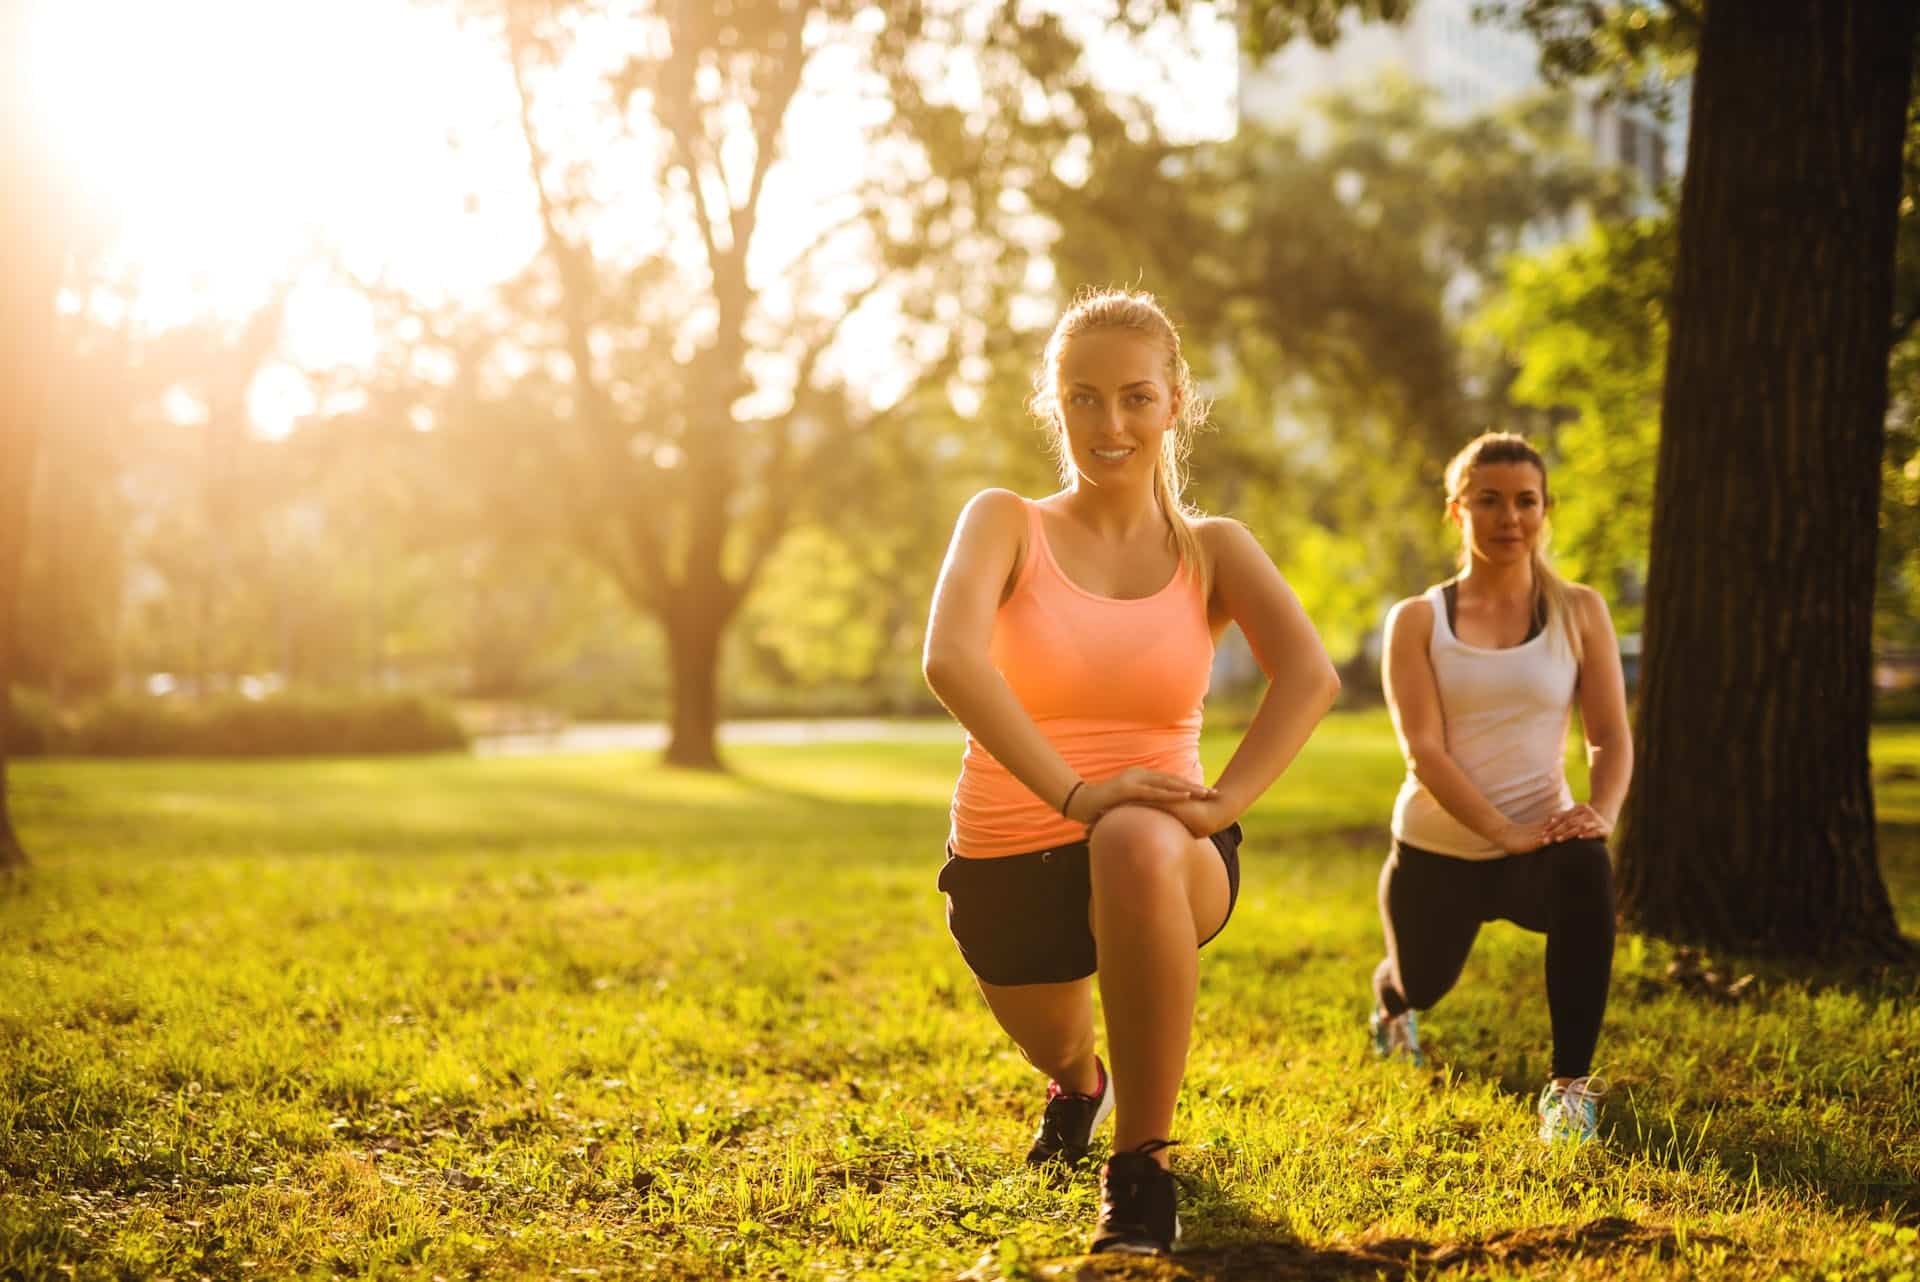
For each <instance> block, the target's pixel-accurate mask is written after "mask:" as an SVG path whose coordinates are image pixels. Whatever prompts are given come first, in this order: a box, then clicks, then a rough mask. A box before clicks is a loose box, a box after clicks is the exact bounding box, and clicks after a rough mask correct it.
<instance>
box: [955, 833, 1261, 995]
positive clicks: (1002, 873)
mask: <svg viewBox="0 0 1920 1282" xmlns="http://www.w3.org/2000/svg"><path fill="white" fill-rule="evenodd" d="M1240 836H1241V834H1240V825H1239V824H1237V823H1236V824H1231V825H1229V826H1228V827H1226V828H1224V829H1222V830H1221V831H1219V832H1216V833H1214V834H1213V837H1212V841H1213V844H1214V848H1215V849H1217V850H1218V851H1219V852H1220V859H1221V862H1223V863H1225V864H1226V866H1227V917H1232V916H1233V905H1234V903H1235V902H1236V901H1237V900H1238V899H1239V898H1240ZM1088 853H1089V852H1088V849H1087V843H1086V842H1084V841H1075V842H1069V843H1068V844H1067V845H1064V846H1055V847H1053V848H1052V849H1051V850H1033V851H1029V852H1027V853H1026V854H1024V855H1002V856H999V857H998V858H993V859H963V858H961V857H960V856H959V855H956V854H954V853H953V852H952V851H951V850H949V851H948V852H947V862H946V865H945V866H944V867H942V868H941V869H940V889H941V890H943V891H945V892H946V895H947V929H948V930H949V931H951V932H952V933H953V939H954V942H955V943H957V944H959V945H960V955H961V956H962V957H964V958H965V959H966V962H967V968H968V969H969V970H971V971H972V972H973V973H974V974H976V975H978V976H979V977H980V978H981V979H984V980H986V981H987V982H988V983H989V984H1001V985H1012V984H1060V983H1065V982H1067V981H1068V980H1073V979H1084V978H1086V977H1087V976H1088V975H1091V974H1093V972H1094V971H1095V970H1096V969H1098V963H1097V959H1096V958H1095V956H1094V944H1093V929H1092V927H1090V926H1089V925H1088V924H1087V906H1088V904H1089V903H1091V902H1092V898H1093V882H1092V881H1091V879H1090V878H1089V875H1088V872H1087V858H1088ZM1220 925H1221V928H1222V929H1224V928H1225V927H1226V921H1225V919H1222V921H1221V923H1220ZM1219 933H1220V932H1219V931H1218V930H1216V931H1214V935H1218V934H1219ZM1212 939H1213V935H1209V936H1207V938H1206V939H1204V940H1202V941H1201V947H1203V948H1204V947H1205V946H1206V945H1207V944H1208V943H1209V942H1211V941H1212Z"/></svg>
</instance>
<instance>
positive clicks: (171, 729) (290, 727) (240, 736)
mask: <svg viewBox="0 0 1920 1282" xmlns="http://www.w3.org/2000/svg"><path fill="white" fill-rule="evenodd" d="M38 706H39V711H38V712H34V713H30V714H29V715H28V716H27V717H26V718H24V719H23V720H24V722H25V724H27V725H28V726H29V727H30V728H29V729H28V730H27V731H26V732H24V733H23V734H21V735H20V737H19V740H18V743H17V745H16V746H15V748H14V751H15V752H16V753H17V754H18V755H21V756H31V755H36V754H37V753H46V754H57V755H65V756H88V757H153V756H203V757H263V756H321V755H328V754H362V753H387V752H441V751H447V750H452V749H461V750H464V749H465V748H466V747H467V746H468V741H467V736H466V732H465V731H463V730H462V729H461V728H460V723H459V722H458V721H457V720H456V719H455V718H454V715H453V710H452V709H451V708H450V707H449V706H447V705H446V704H444V703H442V702H440V701H438V700H435V699H431V698H429V697H427V696H425V695H420V694H378V695H321V694H279V695H271V696H268V697H266V698H263V699H247V698H242V697H241V696H238V695H223V696H220V697H217V698H213V699H208V700H205V701H202V702H192V701H188V700H184V699H180V698H178V697H167V698H152V697H149V696H146V695H115V696H112V697H110V698H107V699H103V700H100V701H99V702H97V703H94V704H91V705H88V706H85V707H81V708H77V709H75V710H73V711H72V712H69V713H62V714H49V713H48V712H47V710H46V708H45V705H44V703H41V704H39V705H38ZM15 707H16V709H18V708H21V707H26V708H34V707H35V702H34V700H32V699H31V698H29V699H26V700H21V699H18V698H16V700H15Z"/></svg>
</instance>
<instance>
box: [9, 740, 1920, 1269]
mask: <svg viewBox="0 0 1920 1282" xmlns="http://www.w3.org/2000/svg"><path fill="white" fill-rule="evenodd" d="M1226 746H1227V744H1226V743H1225V742H1224V741H1219V742H1216V741H1213V740H1211V739H1210V740H1209V750H1210V752H1212V753H1214V754H1218V753H1219V752H1221V751H1223V750H1224V749H1225V748H1226ZM732 756H733V761H734V764H735V766H736V771H737V773H736V774H735V775H734V776H732V777H728V778H707V777H701V776H691V775H687V774H682V773H677V772H670V771H666V770H663V769H661V768H659V767H657V766H655V765H653V764H651V762H649V761H644V760H641V759H638V758H635V757H632V756H619V755H613V756H595V757H572V758H557V759H556V758H549V759H526V758H518V759H515V758H494V759H486V760H479V759H468V758H460V757H436V758H420V759H410V760H393V761H326V762H311V763H291V764H289V763H274V764H259V763H246V764H240V763H224V762H221V763H212V762H203V763H128V762H58V761H56V762H37V763H30V764H26V765H24V766H16V767H15V772H14V780H15V785H16V793H17V795H16V809H17V817H18V819H19V821H20V824H21V827H22V830H23V832H24V835H25V837H26V839H27V841H28V843H29V845H30V846H31V848H32V849H33V851H34V853H35V855H36V857H37V858H38V861H39V866H38V868H37V869H36V871H35V872H34V873H33V875H32V877H31V879H30V880H29V881H28V882H27V884H26V886H25V888H24V889H23V890H19V891H16V892H15V893H12V894H8V895H5V896H0V958H4V962H3V963H0V1277H7V1278H11V1277H26V1278H43V1277H44V1278H67V1277H78V1278H107V1277H146V1276H167V1277H176V1278H181V1279H190V1278H196V1277H205V1278H214V1279H225V1278H242V1277H254V1276H262V1275H266V1276H286V1275H298V1274H307V1275H317V1276H337V1275H363V1274H364V1275H378V1276H398V1277H415V1278H420V1279H433V1278H443V1279H456V1278H506V1277H567V1276H576V1277H594V1276H600V1277H616V1276H635V1277H662V1278H708V1277H723V1276H737V1277H744V1278H818V1277H863V1278H864V1277H887V1278H915V1279H921V1278H951V1277H954V1276H955V1275H957V1274H960V1273H962V1272H965V1273H966V1276H967V1277H969V1278H978V1279H986V1278H1002V1277H1004V1278H1009V1279H1011V1278H1022V1277H1045V1276H1055V1275H1058V1276H1061V1277H1065V1278H1076V1277H1083V1276H1084V1277H1128V1278H1189V1277H1190V1278H1207V1279H1256V1278H1294V1277H1299V1278H1306V1277H1335V1278H1373V1277H1376V1276H1380V1277H1386V1278H1391V1279H1402V1278H1414V1277H1419V1278H1427V1277H1437V1276H1449V1277H1456V1276H1457V1277H1466V1276H1473V1277H1509V1276H1511V1277H1537V1278H1548V1277H1551V1278H1563V1277H1572V1278H1594V1277H1607V1278H1615V1277H1622V1278H1640V1277H1661V1278H1664V1277H1675V1276H1703V1277H1714V1278H1719V1277H1737V1278H1756V1279H1757V1278H1769V1279H1771V1278H1776V1277H1782V1276H1788V1277H1797V1278H1824V1277H1872V1278H1881V1279H1885V1280H1886V1282H1892V1280H1893V1279H1895V1278H1901V1277H1906V1278H1910V1279H1911V1278H1916V1277H1920V1247H1916V1245H1915V1226H1916V1224H1920V1192H1917V1191H1916V1187H1915V1182H1914V1181H1915V1173H1916V1171H1920V1013H1916V1005H1915V998H1916V997H1920V987H1917V986H1916V982H1915V979H1914V977H1913V975H1912V974H1911V973H1908V974H1905V975H1899V976H1893V977H1882V978H1877V979H1868V980H1862V981H1860V982H1857V983H1845V984H1842V983H1833V982H1826V983H1809V982H1808V981H1807V980H1806V979H1804V978H1801V977H1798V976H1795V975H1793V974H1791V973H1786V972H1783V971H1780V970H1775V969H1761V970H1760V974H1759V978H1758V981H1757V983H1756V984H1755V985H1754V986H1753V989H1752V992H1751V993H1750V995H1749V996H1748V997H1747V998H1746V1000H1744V1001H1742V1002H1740V1003H1737V1004H1730V1003H1721V1002H1716V1001H1713V1000H1710V999H1708V998H1704V997H1701V996H1698V995H1695V994H1694V993H1692V992H1690V991H1688V990H1687V989H1686V988H1685V987H1683V986H1682V985H1681V984H1680V983H1678V982H1677V981H1675V980H1673V979H1669V978H1668V975H1667V967H1668V963H1669V961H1670V960H1671V953H1670V951H1669V950H1668V949H1667V948H1666V947H1665V946H1664V945H1661V944H1659V943H1657V942H1653V941H1646V940H1641V939H1638V938H1634V937H1624V938H1623V939H1622V941H1621V947H1620V950H1619V955H1618V957H1617V960H1616V967H1615V980H1614V997H1613V1001H1612V1004H1611V1006H1610V1008H1609V1013H1608V1020H1607V1026H1606V1030H1605V1032H1604V1033H1603V1036H1602V1043H1601V1062H1600V1071H1602V1072H1604V1073H1605V1074H1606V1075H1607V1076H1608V1077H1610V1078H1611V1079H1612V1080H1613V1082H1614V1094H1613V1097H1612V1098H1611V1100H1610V1101H1609V1104H1608V1107H1607V1110H1606V1113H1605V1120H1604V1129H1605V1130H1606V1131H1607V1132H1608V1133H1609V1137H1608V1139H1607V1142H1606V1143H1605V1144H1603V1145H1600V1146H1594V1147H1591V1148H1588V1149H1585V1150H1581V1151H1576V1152H1566V1151H1558V1152H1553V1151H1547V1150H1544V1149H1543V1148H1542V1147H1541V1146H1540V1145H1539V1144H1538V1143H1537V1142H1536V1141H1535V1140H1534V1139H1533V1137H1532V1128H1531V1120H1532V1116H1531V1097H1532V1094H1533V1092H1534V1091H1535V1090H1537V1089H1538V1086H1539V1083H1540V1081H1541V1080H1542V1078H1543V1076H1544V1074H1545V1071H1546V1056H1547V1047H1548V1030H1547V1011H1546V1004H1545V1000H1544V996H1543V992H1542V981H1541V954H1542V945H1541V941H1540V939H1539V937H1537V936H1530V935H1526V934H1524V933H1522V932H1520V931H1518V930H1517V929H1514V928H1511V927H1507V926H1504V925H1496V926H1490V927H1488V928H1487V929H1486V930H1485V931H1484V932H1483V934H1482V936H1481V942H1480V945H1479V947H1478V949H1477V951H1476V953H1475V956H1474V958H1473V960H1472V961H1471V962H1470V963H1469V966H1468V970H1467V973H1466V975H1465V976H1464V978H1463V980H1462V982H1461V986H1460V988H1459V989H1458V990H1457V991H1456V992H1455V993H1454V994H1452V995H1451V996H1449V997H1448V998H1447V1000H1446V1001H1445V1002H1444V1003H1442V1004H1441V1005H1440V1006H1439V1007H1438V1008H1436V1009H1435V1010H1434V1011H1433V1013H1432V1014H1431V1016H1430V1017H1428V1018H1426V1019H1425V1020H1424V1021H1423V1025H1422V1031H1423V1034H1424V1036H1425V1040H1426V1041H1427V1042H1428V1044H1429V1049H1430V1050H1431V1051H1432V1052H1434V1059H1435V1064H1436V1067H1435V1068H1434V1069H1430V1070H1428V1071H1426V1072H1422V1071H1419V1070H1415V1069H1412V1068H1408V1067H1405V1066H1401V1065H1380V1064H1376V1063H1374V1062H1372V1061H1371V1059H1370V1058H1369V1057H1368V1056H1367V1055H1366V1053H1365V1052H1364V1034H1363V1029H1362V1024H1363V1020H1364V1014H1365V1010H1366V1005H1367V1001H1368V997H1367V975H1368V973H1369V972H1370V970H1371V967H1372V966H1373V964H1374V961H1375V960H1376V959H1377V956H1378V951H1377V950H1378V947H1379V928H1378V923H1377V919H1376V916H1375V909H1374V902H1373V895H1374V879H1375V876H1376V873H1377V870H1378V865H1379V860H1380V857H1381V855H1382V853H1383V850H1384V838H1383V834H1382V828H1383V825H1384V822H1385V817H1386V813H1387V810H1388V807H1389V805H1390V802H1391V798H1392V794H1393V790H1394V787H1395V786H1396V783H1397V780H1398V776H1399V763H1398V760H1397V757H1396V754H1395V752H1394V748H1393V744H1392V739H1391V735H1390V734H1389V732H1388V730H1387V727H1386V722H1385V719H1384V717H1382V716H1380V715H1378V714H1355V715H1342V716H1339V717H1336V718H1334V719H1332V720H1331V721H1329V722H1328V724H1327V725H1326V726H1325V727H1323V729H1322V730H1321V731H1320V733H1319V734H1318V736H1317V737H1316V738H1315V740H1314V742H1313V744H1312V745H1311V746H1310V748H1309V750H1308V752H1307V754H1306V755H1305V756H1304V757H1303V759H1302V760H1301V762H1300V763H1299V765H1298V766H1297V767H1296V769H1295V771H1294V772H1293V773H1292V774H1290V775H1289V777H1288V778H1287V779H1286V780H1284V781H1283V782H1282V784H1281V785H1280V786H1279V787H1278V788H1276V789H1275V790H1274V791H1273V793H1272V794H1270V795H1269V796H1268V797H1267V798H1266V799H1265V801H1263V803H1262V804H1261V805H1260V806H1259V807H1258V808H1256V810H1255V811H1254V812H1253V813H1252V814H1251V815H1250V816H1249V818H1248V820H1247V824H1246V826H1247V831H1248V845H1247V850H1246V855H1245V870H1246V882H1245V886H1244V890H1243V895H1242V899H1241V904H1240V908H1239V910H1238V912H1237V913H1236V915H1235V919H1234V922H1233V924H1232V926H1231V927H1230V928H1229V930H1228V931H1227V933H1226V934H1225V935H1224V936H1223V937H1222V938H1221V940H1220V941H1218V942H1217V943H1216V944H1215V945H1214V946H1213V947H1211V948H1209V949H1208V951H1207V952H1206V954H1205V958H1204V960H1203V962H1202V969H1201V998H1200V1002H1201V1005H1200V1012H1199V1028H1198V1033H1197V1037H1196V1043H1195V1047H1194V1052H1193V1058H1192V1065H1191V1069H1190V1072H1189V1075H1188V1082H1187V1089H1186V1092H1185V1096H1184V1099H1183V1111H1182V1115H1181V1118H1180V1121H1179V1123H1178V1134H1179V1137H1180V1139H1181V1140H1182V1141H1183V1146H1182V1148H1181V1149H1180V1150H1179V1151H1178V1155H1177V1163H1176V1164H1177V1166H1178V1167H1179V1168H1180V1169H1181V1170H1182V1171H1183V1172H1184V1174H1185V1175H1186V1176H1187V1177H1188V1178H1189V1180H1190V1182H1191V1186H1192V1187H1191V1190H1190V1193H1189V1196H1188V1200H1187V1202H1186V1203H1185V1206H1184V1208H1183V1220H1184V1222H1185V1227H1186V1234H1187V1241H1188V1243H1189V1247H1190V1249H1189V1250H1188V1251H1186V1252H1184V1253H1183V1254H1182V1255H1180V1256H1179V1257H1177V1259H1176V1260H1175V1261H1174V1262H1138V1263H1135V1262H1125V1261H1118V1262H1112V1261H1106V1262H1101V1263H1099V1264H1097V1265H1092V1266H1087V1267H1085V1268H1084V1269H1083V1268H1082V1266H1081V1265H1079V1264H1078V1263H1074V1264H1070V1265H1068V1266H1066V1267H1065V1268H1064V1270H1063V1271H1062V1270H1056V1268H1055V1267H1054V1266H1052V1265H1049V1264H1048V1263H1046V1262H1047V1261H1049V1260H1052V1259H1055V1258H1057V1257H1061V1256H1066V1255H1071V1254H1073V1253H1074V1252H1076V1251H1078V1250H1079V1249H1080V1247H1081V1245H1082V1243H1083V1242H1084V1240H1085V1235H1086V1233H1087V1231H1088V1229H1089V1227H1090V1225H1091V1222H1092V1219H1093V1215H1094V1211H1095V1200H1096V1196H1095V1189H1094V1182H1093V1179H1092V1177H1091V1175H1090V1174H1082V1175H1081V1176H1079V1177H1078V1178H1076V1179H1074V1180H1072V1181H1070V1182H1066V1183H1064V1184H1056V1183H1053V1182H1049V1181H1048V1180H1047V1179H1045V1178H1042V1177H1040V1176H1037V1175H1034V1174H1031V1173H1029V1172H1028V1171H1027V1170H1026V1169H1025V1167H1024V1166H1023V1165H1022V1163H1021V1160H1020V1159H1021V1155H1022V1154H1023V1153H1024V1151H1025V1146H1026V1141H1027V1139H1028V1137H1029V1135H1030V1132H1031V1130H1032V1127H1033V1124H1034V1122H1035V1120H1036V1117H1037V1113H1038V1106H1039V1102H1040V1095H1041V1091H1040V1088H1041V1086H1042V1083H1040V1082H1039V1081H1038V1080H1037V1078H1036V1074H1034V1073H1033V1072H1032V1070H1031V1069H1029V1068H1027V1067H1026V1066H1025V1065H1024V1064H1023V1063H1022V1062H1021V1061H1020V1059H1019V1057H1018V1055H1017V1054H1016V1053H1015V1052H1014V1051H1013V1050H1012V1048H1011V1046H1010V1045H1009V1044H1007V1043H1006V1042H1005V1041H1004V1040H1003V1039H1002V1038H1001V1037H1000V1036H999V1034H998V1032H997V1030H996V1029H995V1027H994V1025H993V1023H992V1021H991V1019H990V1018H989V1017H988V1015H987V1013H986V1010H985V1007H984V1006H983V1005H982V1003H981V1002H980V1000H979V998H978V996H977V994H975V992H974V991H973V989H972V986H971V982H970V980H969V978H968V976H967V973H966V971H965V969H964V968H963V967H962V965H961V963H960V961H959V958H958V955H957V954H956V952H955V950H954V949H953V947H952V945H951V943H950V941H949V940H948V938H947V936H946V933H945V928H944V922H943V920H942V916H941V901H940V899H939V896H938V895H937V893H936V892H935V890H934V888H933V879H934V875H935V872H936V870H937V868H938V865H939V861H940V857H941V842H942V839H943V837H944V835H945V807H946V800H947V793H948V789H949V788H950V786H951V784H952V777H953V772H954V768H955V766H956V764H957V751H956V750H955V749H954V748H953V747H951V746H948V745H941V744H924V743H911V744H897V745H895V744H889V745H852V746H839V745H836V746H828V747H813V748H805V749H796V748H753V749H741V750H737V751H736V752H734V753H733V754H732ZM1875 761H1876V775H1877V778H1878V780H1879V783H1880V788H1879V798H1880V808H1881V809H1880V813H1881V818H1882V820H1883V823H1884V824H1885V839H1884V842H1883V863H1884V865H1885V868H1886V872H1887V877H1888V881H1889V884H1890V885H1891V887H1892V889H1893V892H1894V895H1895V898H1896V903H1897V905H1898V907H1899V911H1900V914H1901V920H1902V922H1903V923H1904V925H1905V926H1906V928H1907V930H1908V932H1909V933H1910V934H1912V933H1920V730H1917V729H1905V730H1900V731H1893V730H1887V731H1884V732H1883V733H1881V734H1879V735H1878V736H1877V737H1876V743H1875ZM1718 960H1719V961H1720V962H1721V964H1723V965H1724V966H1726V967H1729V968H1730V969H1729V970H1728V973H1729V974H1733V973H1740V972H1743V971H1745V970H1747V969H1753V968H1752V967H1747V966H1742V965H1741V964H1740V962H1739V960H1738V959H1718Z"/></svg>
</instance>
